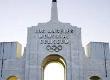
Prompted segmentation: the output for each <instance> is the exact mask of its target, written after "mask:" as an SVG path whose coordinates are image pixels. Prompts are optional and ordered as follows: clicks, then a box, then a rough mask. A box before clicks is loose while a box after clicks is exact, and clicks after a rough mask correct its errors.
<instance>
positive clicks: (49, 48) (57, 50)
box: [46, 45, 62, 52]
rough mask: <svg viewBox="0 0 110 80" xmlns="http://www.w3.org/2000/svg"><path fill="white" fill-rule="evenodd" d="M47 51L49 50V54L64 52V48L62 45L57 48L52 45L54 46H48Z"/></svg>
mask: <svg viewBox="0 0 110 80" xmlns="http://www.w3.org/2000/svg"><path fill="white" fill-rule="evenodd" d="M46 49H47V50H48V51H49V52H53V51H55V52H59V51H61V50H62V46H61V45H58V46H56V45H52V46H50V45H47V47H46Z"/></svg>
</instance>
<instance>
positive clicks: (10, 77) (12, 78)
mask: <svg viewBox="0 0 110 80" xmlns="http://www.w3.org/2000/svg"><path fill="white" fill-rule="evenodd" d="M7 80H18V78H17V77H16V76H9V77H8V78H7Z"/></svg>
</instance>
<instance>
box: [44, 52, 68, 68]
mask: <svg viewBox="0 0 110 80" xmlns="http://www.w3.org/2000/svg"><path fill="white" fill-rule="evenodd" d="M52 62H56V63H58V62H59V63H61V64H62V65H63V66H64V67H66V61H65V59H64V58H63V57H62V56H61V55H58V54H50V55H48V56H46V57H45V58H44V59H43V62H42V67H43V68H45V66H46V65H48V64H49V63H52Z"/></svg>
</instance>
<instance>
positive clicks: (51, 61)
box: [42, 54, 66, 80]
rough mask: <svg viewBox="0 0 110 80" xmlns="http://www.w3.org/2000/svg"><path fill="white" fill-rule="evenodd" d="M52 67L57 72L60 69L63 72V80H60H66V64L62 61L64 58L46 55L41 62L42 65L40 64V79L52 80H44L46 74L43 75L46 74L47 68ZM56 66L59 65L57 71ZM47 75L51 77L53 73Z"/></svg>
mask: <svg viewBox="0 0 110 80" xmlns="http://www.w3.org/2000/svg"><path fill="white" fill-rule="evenodd" d="M52 65H54V69H55V68H57V70H60V69H61V68H62V69H61V70H63V71H61V72H63V73H62V75H63V78H61V79H62V80H66V62H65V60H64V58H63V57H62V56H60V55H57V54H51V55H48V56H47V57H46V58H45V59H44V60H43V64H42V78H43V79H42V80H52V79H45V78H46V77H47V73H45V72H46V71H45V70H47V68H49V66H52ZM57 65H59V69H58V67H57ZM55 66H56V67H55ZM54 69H53V71H54ZM54 72H55V71H54ZM57 72H59V71H57ZM49 74H50V75H51V76H52V74H53V72H48V75H49ZM57 74H58V73H57ZM57 74H56V75H57ZM53 75H54V74H53ZM57 77H58V76H56V77H53V79H54V78H56V79H58V78H57Z"/></svg>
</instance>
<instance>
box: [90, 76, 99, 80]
mask: <svg viewBox="0 0 110 80" xmlns="http://www.w3.org/2000/svg"><path fill="white" fill-rule="evenodd" d="M90 80H101V78H100V77H99V76H91V77H90Z"/></svg>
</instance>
